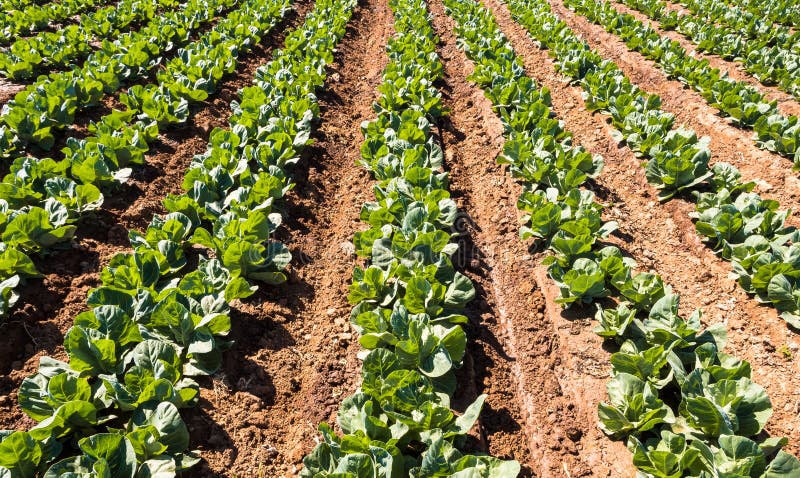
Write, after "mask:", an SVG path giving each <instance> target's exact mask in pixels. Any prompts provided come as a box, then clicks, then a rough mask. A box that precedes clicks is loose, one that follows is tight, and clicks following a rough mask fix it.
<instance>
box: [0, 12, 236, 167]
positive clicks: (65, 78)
mask: <svg viewBox="0 0 800 478" xmlns="http://www.w3.org/2000/svg"><path fill="white" fill-rule="evenodd" d="M239 2H240V0H187V1H186V3H185V4H184V5H182V6H181V8H180V9H179V10H177V11H174V12H169V13H167V14H165V15H162V16H159V17H157V18H154V19H153V20H152V21H151V22H149V23H148V24H147V25H146V26H145V27H143V28H142V29H141V30H139V31H136V32H129V33H125V34H123V35H120V36H119V38H117V39H116V40H114V41H113V42H108V41H106V42H103V44H102V45H101V47H100V49H99V50H97V51H96V52H95V53H93V54H92V55H90V56H89V58H88V59H87V60H86V61H85V62H84V64H83V66H82V67H80V68H74V69H72V70H70V71H65V72H59V73H52V74H50V75H49V76H41V77H39V78H38V79H37V80H36V82H34V83H33V84H32V85H29V86H28V87H27V88H25V90H23V91H21V92H19V93H17V95H16V96H15V97H14V99H13V100H11V101H9V102H8V103H6V104H5V105H3V108H2V112H0V158H6V157H17V156H20V155H21V154H22V153H23V151H24V149H25V147H27V146H29V145H33V146H37V147H38V148H40V149H43V150H50V148H52V147H53V144H54V142H55V136H54V135H53V130H60V129H64V128H66V127H68V126H70V125H71V124H73V123H74V121H75V114H76V112H79V111H82V110H85V109H86V108H89V107H91V106H95V105H97V104H99V102H100V100H101V99H102V98H103V96H105V95H106V94H109V93H112V92H114V91H116V90H117V89H118V88H119V87H120V85H121V84H122V83H123V82H134V81H136V80H138V79H141V78H145V77H146V76H147V75H148V74H149V72H150V71H152V70H153V69H155V68H156V66H157V65H158V64H159V63H160V62H161V55H162V54H164V53H165V52H167V51H169V50H172V49H173V48H178V47H180V46H182V45H185V44H187V43H189V41H190V39H191V38H192V36H193V35H195V34H196V33H197V31H198V30H199V29H200V28H201V27H202V26H203V25H206V24H208V23H210V22H211V21H212V20H214V18H215V16H216V15H217V14H219V13H221V12H222V11H224V10H226V9H229V8H230V7H232V6H234V5H237V4H238V3H239Z"/></svg>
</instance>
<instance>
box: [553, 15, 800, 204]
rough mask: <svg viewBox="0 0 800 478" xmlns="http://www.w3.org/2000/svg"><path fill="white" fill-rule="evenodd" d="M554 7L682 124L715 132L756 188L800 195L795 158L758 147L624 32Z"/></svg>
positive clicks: (726, 157) (723, 156) (722, 149)
mask: <svg viewBox="0 0 800 478" xmlns="http://www.w3.org/2000/svg"><path fill="white" fill-rule="evenodd" d="M550 3H551V5H552V7H553V11H554V12H555V13H556V14H557V15H559V16H560V17H561V18H562V19H563V20H564V21H565V22H567V24H568V25H569V26H570V28H572V30H573V31H575V32H576V33H578V34H580V35H582V36H583V38H584V39H585V40H586V41H587V42H588V43H589V45H590V46H591V47H592V48H594V49H596V50H597V51H598V52H600V54H601V55H603V57H604V58H608V59H610V60H613V61H614V62H616V64H617V65H618V66H619V67H620V68H621V69H622V71H624V72H625V74H626V75H627V76H628V77H629V78H630V79H631V81H632V82H633V83H635V84H637V85H638V86H639V87H640V88H641V89H642V90H644V91H646V92H648V93H655V94H657V95H659V96H660V97H661V100H662V102H663V105H662V109H664V111H668V112H670V113H672V114H674V115H675V117H676V119H677V121H676V123H677V124H684V125H686V126H688V127H690V128H692V129H693V130H694V131H695V132H697V134H698V135H700V136H708V137H710V138H711V150H712V152H713V158H712V162H714V161H725V162H727V163H730V164H733V165H734V166H736V167H737V168H739V169H740V170H741V172H742V175H743V176H744V178H745V179H748V180H760V182H759V186H758V188H757V189H756V191H757V192H759V193H761V194H762V195H763V196H764V197H768V198H770V199H776V200H778V201H780V202H781V206H782V207H784V208H788V207H793V206H794V205H795V204H796V202H797V200H798V199H800V180H798V178H797V173H795V172H793V171H792V169H791V166H792V163H791V161H790V160H788V159H786V158H783V157H781V156H779V155H777V154H773V153H770V152H768V151H765V150H761V149H759V148H758V147H757V146H756V145H755V143H754V142H753V141H752V140H751V139H750V138H751V136H752V131H750V130H743V129H739V128H736V127H734V126H732V125H731V124H730V123H729V122H728V120H727V119H725V118H722V117H720V116H718V115H717V110H716V109H714V108H712V107H711V106H709V105H708V103H706V101H705V99H703V97H702V96H700V95H699V94H698V93H696V92H695V91H693V90H690V89H688V88H685V87H684V86H683V84H682V83H680V82H679V81H677V80H674V81H673V80H668V79H667V78H666V76H665V75H664V73H662V72H661V70H659V69H658V67H657V66H656V65H655V64H654V63H653V62H652V61H650V60H647V59H645V58H644V57H643V56H642V55H640V54H639V53H636V52H633V51H630V50H629V49H628V47H627V46H626V45H625V43H623V42H622V40H620V39H619V37H617V36H615V35H612V34H609V33H607V32H606V31H605V30H603V28H602V27H600V26H597V25H594V24H592V23H591V22H589V21H588V20H587V19H586V18H585V17H582V16H580V15H576V14H575V13H574V12H573V11H571V10H569V9H567V8H565V7H564V4H563V2H562V1H561V0H551V1H550Z"/></svg>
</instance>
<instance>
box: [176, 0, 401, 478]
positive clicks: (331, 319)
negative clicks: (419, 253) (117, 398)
mask: <svg viewBox="0 0 800 478" xmlns="http://www.w3.org/2000/svg"><path fill="white" fill-rule="evenodd" d="M392 25H393V22H392V17H391V11H390V10H389V8H388V5H387V4H386V2H385V1H381V0H364V1H362V2H361V4H360V6H359V7H358V8H357V9H356V11H355V12H354V14H353V18H352V20H351V22H350V25H349V28H348V31H347V34H346V36H345V37H344V38H343V40H342V42H341V43H340V46H339V48H338V53H337V54H336V60H335V63H334V65H332V68H331V70H330V74H329V77H328V81H327V83H326V87H325V91H324V92H322V93H320V95H319V99H320V109H321V123H320V125H319V127H318V128H317V129H316V131H315V133H314V138H315V141H316V143H315V145H314V146H313V147H312V148H310V149H309V150H308V151H307V152H306V154H304V155H303V158H302V160H301V162H300V163H299V164H298V165H296V166H295V167H294V171H293V175H294V178H295V180H296V182H297V186H296V187H295V189H294V190H293V192H291V193H290V194H289V195H288V197H287V199H286V205H287V211H286V214H285V217H286V221H287V222H286V224H285V226H284V227H282V228H281V230H280V233H279V235H278V239H279V240H281V241H282V242H284V243H286V244H287V245H288V246H289V248H290V249H291V251H292V254H293V256H294V258H295V259H294V260H293V262H292V266H291V268H292V270H291V276H290V280H289V282H288V283H286V284H282V285H279V286H276V287H264V288H263V291H262V292H261V293H259V294H258V295H257V296H256V297H254V298H252V299H249V300H248V301H247V303H246V304H244V305H243V306H241V307H237V309H238V313H237V316H236V317H234V331H233V333H234V338H235V340H236V341H237V345H236V346H235V348H234V349H233V350H232V351H231V352H230V353H228V354H227V355H226V359H225V365H224V369H223V371H222V372H221V373H220V374H218V376H216V377H215V380H214V387H213V388H211V389H204V390H203V392H202V397H203V400H204V401H205V402H206V405H207V406H203V407H200V408H199V409H197V410H196V411H194V412H192V414H191V416H190V418H189V423H190V429H191V430H192V437H193V439H195V440H196V441H195V442H194V443H193V446H197V447H198V448H199V449H200V450H201V451H202V453H203V457H204V458H205V460H206V461H207V462H206V463H204V465H203V468H202V469H201V470H199V471H198V472H196V475H193V476H241V477H245V476H247V477H250V476H265V477H278V476H296V475H297V473H298V471H299V468H300V464H301V461H302V458H303V456H305V455H306V454H307V453H308V452H309V451H310V450H311V448H312V447H313V446H314V444H315V439H316V438H317V436H318V434H317V426H318V425H319V423H320V422H323V421H327V422H328V423H331V424H333V423H335V420H336V412H337V410H338V408H339V405H340V404H341V401H342V399H343V398H344V397H345V396H347V395H349V394H351V393H352V392H353V391H354V389H355V387H356V385H357V382H358V381H359V377H360V375H359V372H360V370H361V363H360V361H359V360H358V359H357V357H356V353H357V351H358V350H359V345H358V342H357V340H356V339H355V334H354V333H352V331H351V329H350V322H349V317H350V308H351V307H350V305H349V304H348V302H347V288H348V286H349V284H350V280H351V277H352V269H353V266H354V265H355V264H356V258H355V256H354V255H353V254H352V251H353V248H352V243H351V242H350V241H351V240H352V237H353V234H354V232H355V231H356V230H357V229H359V228H360V227H361V224H360V222H359V220H358V219H359V211H360V208H361V204H363V203H364V202H365V201H367V200H370V199H372V191H371V187H370V186H369V185H370V184H371V182H372V181H371V179H370V178H369V175H368V174H367V172H366V171H365V170H364V169H363V168H361V167H360V166H358V165H357V164H356V163H355V162H356V160H357V159H359V158H360V153H359V147H358V145H359V144H360V143H361V141H362V136H361V131H360V124H361V122H362V121H364V120H368V119H371V118H372V117H373V116H374V113H373V111H372V109H371V105H372V102H373V101H374V100H375V99H376V98H377V95H378V92H377V86H378V85H379V84H380V81H381V72H382V70H383V68H384V66H385V64H386V61H387V57H386V55H385V53H384V47H385V44H386V41H387V39H388V37H389V35H390V34H391V33H392V32H393V26H392ZM209 430H211V431H212V434H213V435H214V437H212V438H211V439H204V438H203V437H204V436H207V435H208V434H209Z"/></svg>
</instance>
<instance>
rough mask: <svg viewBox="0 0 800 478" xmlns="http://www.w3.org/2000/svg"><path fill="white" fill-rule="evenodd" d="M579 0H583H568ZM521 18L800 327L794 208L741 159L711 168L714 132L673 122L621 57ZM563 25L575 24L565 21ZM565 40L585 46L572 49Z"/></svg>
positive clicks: (711, 239)
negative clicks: (786, 207) (760, 184)
mask: <svg viewBox="0 0 800 478" xmlns="http://www.w3.org/2000/svg"><path fill="white" fill-rule="evenodd" d="M574 1H579V0H567V2H568V3H572V2H574ZM588 1H593V0H588ZM520 21H521V22H525V26H526V27H528V29H529V32H530V33H531V34H532V35H533V36H534V37H535V38H536V39H537V40H539V41H540V42H542V43H544V44H545V45H547V46H548V47H549V48H551V50H552V51H554V52H555V56H556V57H557V58H558V61H557V62H558V65H559V68H560V69H561V71H562V72H564V73H565V74H566V75H568V76H570V77H571V78H572V79H573V80H574V81H577V82H580V84H581V87H582V88H583V89H584V92H585V93H584V98H585V101H586V105H587V107H588V108H589V109H590V110H591V111H601V112H604V113H607V114H610V115H611V121H612V124H613V125H614V127H615V128H616V129H617V131H618V132H619V134H620V136H621V138H622V139H624V140H625V141H626V143H627V144H628V146H629V147H630V148H631V149H633V150H634V151H635V152H636V153H637V154H640V155H642V156H645V157H647V158H649V161H648V164H647V167H646V175H647V180H648V181H649V182H650V183H651V184H652V185H654V186H655V187H656V188H657V189H659V190H660V194H659V196H660V198H661V200H662V201H663V200H668V199H670V198H672V197H673V196H674V195H676V194H679V193H683V194H684V197H686V198H687V199H691V200H693V201H694V202H695V205H696V209H697V212H696V215H695V216H696V217H695V218H696V219H697V221H696V223H695V226H696V229H697V232H698V233H699V234H700V235H701V236H703V237H704V239H705V241H706V242H707V244H708V245H709V246H710V247H712V248H713V249H714V251H715V252H716V253H717V254H719V255H720V257H722V258H723V259H725V260H728V261H731V262H732V263H733V274H734V275H735V277H736V278H737V280H738V282H739V284H740V285H741V286H742V288H743V289H744V290H746V291H747V292H748V293H750V294H754V295H756V296H757V297H758V299H759V301H761V302H764V303H770V304H772V305H773V306H774V307H775V308H776V309H777V310H778V311H779V312H780V313H781V317H782V318H783V319H784V320H786V321H787V322H788V323H789V324H790V325H792V326H793V327H795V328H800V244H798V240H799V239H800V232H798V231H797V230H795V228H793V227H787V226H786V218H787V217H788V215H789V211H781V210H779V204H778V203H777V202H776V201H772V200H765V199H762V198H761V197H760V196H759V195H758V194H756V193H753V192H752V191H753V189H754V188H755V182H753V181H743V180H742V178H741V174H740V173H739V171H738V170H737V169H736V168H734V167H733V166H731V165H729V164H726V163H721V162H718V163H716V164H715V165H714V166H713V167H710V166H709V161H710V159H711V151H710V150H709V149H708V139H707V138H698V137H697V135H696V134H695V132H694V131H692V130H690V129H687V128H685V127H683V126H680V127H677V128H673V126H674V123H675V117H674V116H673V115H672V114H669V113H666V112H664V111H662V110H661V99H660V98H659V97H658V96H656V95H649V94H647V93H645V92H643V91H641V90H640V89H639V88H638V87H636V86H634V85H632V84H631V82H630V80H629V79H628V78H627V77H626V76H625V74H624V73H623V72H622V71H621V70H619V68H618V67H617V66H616V65H615V64H614V63H613V62H609V61H606V60H603V58H602V57H601V56H600V55H599V54H598V53H597V52H595V51H592V50H590V49H589V48H588V46H581V45H586V44H585V43H584V42H578V43H574V42H572V41H569V42H563V43H559V42H557V41H556V40H555V39H553V38H555V37H551V36H549V35H547V34H546V33H545V32H544V31H542V30H541V29H537V27H536V25H537V24H533V23H530V22H531V20H530V19H528V17H522V16H521V20H520ZM529 25H530V26H529ZM559 28H562V29H564V31H565V32H567V31H569V30H568V29H567V27H566V25H565V24H563V23H560V24H559ZM565 34H566V33H565ZM569 34H570V35H571V32H570V33H569ZM564 45H567V47H569V48H573V47H574V48H577V47H579V46H580V48H581V49H579V50H575V51H571V52H569V53H567V52H565V51H563V50H561V49H562V48H567V47H565V46H564ZM793 118H794V117H793ZM794 120H795V121H796V118H794ZM687 192H691V194H690V195H687V194H685V193H687Z"/></svg>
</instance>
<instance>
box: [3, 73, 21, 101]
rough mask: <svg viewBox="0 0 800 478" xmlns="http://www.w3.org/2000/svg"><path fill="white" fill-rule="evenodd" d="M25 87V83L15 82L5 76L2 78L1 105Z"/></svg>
mask: <svg viewBox="0 0 800 478" xmlns="http://www.w3.org/2000/svg"><path fill="white" fill-rule="evenodd" d="M24 89H25V85H21V84H19V83H14V82H12V81H9V80H7V79H5V78H2V79H0V106H2V105H4V104H6V103H7V102H8V100H10V99H11V98H13V97H14V95H16V94H17V93H19V92H20V91H22V90H24Z"/></svg>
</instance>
